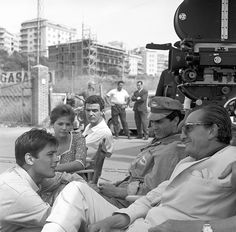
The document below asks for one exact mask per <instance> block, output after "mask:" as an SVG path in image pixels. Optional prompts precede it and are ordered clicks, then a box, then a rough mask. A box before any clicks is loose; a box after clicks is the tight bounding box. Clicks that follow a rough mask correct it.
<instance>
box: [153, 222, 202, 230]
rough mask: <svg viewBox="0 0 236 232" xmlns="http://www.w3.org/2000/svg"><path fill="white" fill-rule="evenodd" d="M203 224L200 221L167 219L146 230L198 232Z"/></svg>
mask: <svg viewBox="0 0 236 232" xmlns="http://www.w3.org/2000/svg"><path fill="white" fill-rule="evenodd" d="M203 224H204V222H202V221H179V220H167V221H166V222H164V223H162V224H161V225H159V226H155V227H152V228H150V229H149V230H148V232H190V231H191V232H199V231H201V230H202V226H203Z"/></svg>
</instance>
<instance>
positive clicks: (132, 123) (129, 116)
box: [105, 90, 155, 136]
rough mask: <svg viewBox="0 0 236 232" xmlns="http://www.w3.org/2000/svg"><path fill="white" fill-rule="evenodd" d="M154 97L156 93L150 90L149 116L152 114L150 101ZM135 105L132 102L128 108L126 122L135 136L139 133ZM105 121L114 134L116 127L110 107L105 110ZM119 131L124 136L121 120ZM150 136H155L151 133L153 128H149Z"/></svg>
mask: <svg viewBox="0 0 236 232" xmlns="http://www.w3.org/2000/svg"><path fill="white" fill-rule="evenodd" d="M154 96H155V91H154V90H149V91H148V101H147V105H148V115H149V113H150V107H149V104H150V100H151V98H152V97H154ZM133 105H134V102H131V104H130V106H128V107H127V108H126V121H127V123H128V126H129V130H130V131H131V132H132V133H133V134H136V133H137V128H136V124H135V120H134V111H133ZM105 119H106V122H107V125H108V127H109V128H110V129H111V131H112V133H113V134H114V125H113V121H112V118H111V108H110V107H109V108H106V109H105ZM147 120H148V119H147ZM148 124H149V123H148ZM119 131H120V134H123V128H122V125H121V122H120V120H119ZM149 136H153V132H152V131H151V128H149Z"/></svg>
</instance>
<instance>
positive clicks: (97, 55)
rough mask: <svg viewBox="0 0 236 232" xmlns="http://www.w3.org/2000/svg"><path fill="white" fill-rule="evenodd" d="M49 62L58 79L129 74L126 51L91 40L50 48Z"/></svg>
mask: <svg viewBox="0 0 236 232" xmlns="http://www.w3.org/2000/svg"><path fill="white" fill-rule="evenodd" d="M49 61H50V64H51V67H50V68H51V69H53V70H55V76H56V77H61V78H62V77H72V76H77V75H81V74H84V75H94V74H96V75H99V76H105V75H107V74H110V73H112V72H113V71H114V70H116V71H118V72H119V73H120V75H124V73H127V70H126V69H127V65H126V63H125V50H123V49H120V48H117V47H113V46H110V45H105V44H101V43H98V42H95V41H93V40H90V39H83V40H78V41H74V42H69V43H64V44H58V45H53V46H49Z"/></svg>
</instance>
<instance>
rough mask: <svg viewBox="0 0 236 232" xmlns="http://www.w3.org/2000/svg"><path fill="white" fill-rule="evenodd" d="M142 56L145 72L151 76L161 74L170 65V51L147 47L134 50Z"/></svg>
mask: <svg viewBox="0 0 236 232" xmlns="http://www.w3.org/2000/svg"><path fill="white" fill-rule="evenodd" d="M133 51H134V52H135V53H136V54H138V55H140V56H142V59H143V72H144V73H145V74H146V75H149V76H160V74H161V72H162V71H163V70H164V69H166V68H167V67H168V52H164V53H163V51H158V50H151V49H146V48H144V47H141V48H136V49H134V50H133Z"/></svg>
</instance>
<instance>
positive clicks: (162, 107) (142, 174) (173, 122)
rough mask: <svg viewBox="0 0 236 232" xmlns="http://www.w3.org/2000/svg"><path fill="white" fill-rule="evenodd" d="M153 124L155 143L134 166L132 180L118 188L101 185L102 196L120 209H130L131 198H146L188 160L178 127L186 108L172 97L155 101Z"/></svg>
mask: <svg viewBox="0 0 236 232" xmlns="http://www.w3.org/2000/svg"><path fill="white" fill-rule="evenodd" d="M150 104H151V114H150V119H149V120H150V122H151V127H152V129H153V131H154V135H155V137H154V139H153V140H152V141H151V142H150V143H149V144H148V145H147V146H146V147H144V148H142V149H141V152H140V153H139V154H138V155H137V157H136V158H135V159H134V160H133V162H131V164H130V168H129V176H128V177H126V178H125V179H124V180H122V181H119V182H117V183H115V184H105V183H104V184H101V186H100V192H99V193H100V194H101V195H102V196H103V197H104V198H105V199H106V200H107V201H109V202H110V203H112V204H114V205H115V206H117V207H118V208H123V207H127V206H128V205H129V204H130V202H128V201H127V200H126V199H125V198H126V196H127V195H145V194H146V193H147V192H149V191H150V190H152V189H153V188H155V187H156V186H157V185H158V184H160V183H161V182H162V181H164V180H166V179H168V178H169V177H170V175H171V173H172V171H173V169H174V168H175V166H176V164H177V163H178V162H179V161H180V160H181V159H182V158H185V154H184V152H183V148H182V147H180V146H179V143H180V134H178V130H177V128H178V124H179V122H180V121H181V119H182V118H183V116H182V114H181V109H182V104H181V103H180V102H179V101H178V100H174V99H172V98H168V97H154V98H152V100H151V102H150Z"/></svg>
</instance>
